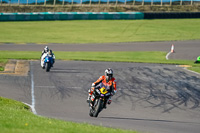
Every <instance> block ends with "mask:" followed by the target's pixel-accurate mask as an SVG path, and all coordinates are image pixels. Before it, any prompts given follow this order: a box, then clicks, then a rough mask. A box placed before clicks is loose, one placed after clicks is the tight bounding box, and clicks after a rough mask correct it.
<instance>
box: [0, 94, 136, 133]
mask: <svg viewBox="0 0 200 133" xmlns="http://www.w3.org/2000/svg"><path fill="white" fill-rule="evenodd" d="M0 107H1V108H0V129H1V131H0V132H1V133H11V132H13V133H95V132H96V133H105V132H109V133H137V132H134V131H130V130H121V129H112V128H106V127H102V126H94V125H90V124H86V123H74V122H66V121H61V120H56V119H51V118H45V117H41V116H36V115H34V114H33V113H31V112H30V109H29V107H28V106H27V105H25V104H23V103H21V102H18V101H15V100H11V99H7V98H3V97H0Z"/></svg>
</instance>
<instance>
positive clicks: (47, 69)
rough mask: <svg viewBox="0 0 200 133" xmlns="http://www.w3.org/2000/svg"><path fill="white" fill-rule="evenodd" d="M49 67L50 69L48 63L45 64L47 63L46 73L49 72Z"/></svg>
mask: <svg viewBox="0 0 200 133" xmlns="http://www.w3.org/2000/svg"><path fill="white" fill-rule="evenodd" d="M50 67H51V66H50V63H49V62H47V63H46V72H49V71H50Z"/></svg>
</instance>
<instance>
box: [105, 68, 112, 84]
mask: <svg viewBox="0 0 200 133" xmlns="http://www.w3.org/2000/svg"><path fill="white" fill-rule="evenodd" d="M105 76H106V80H107V81H109V80H111V79H112V77H113V70H112V69H111V68H108V69H106V70H105Z"/></svg>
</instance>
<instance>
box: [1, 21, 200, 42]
mask: <svg viewBox="0 0 200 133" xmlns="http://www.w3.org/2000/svg"><path fill="white" fill-rule="evenodd" d="M0 24H1V26H0V31H1V32H0V42H2V43H108V42H135V41H171V40H194V39H200V25H199V24H200V19H157V20H156V19H155V20H81V21H79V20H75V21H31V22H30V21H29V22H0Z"/></svg>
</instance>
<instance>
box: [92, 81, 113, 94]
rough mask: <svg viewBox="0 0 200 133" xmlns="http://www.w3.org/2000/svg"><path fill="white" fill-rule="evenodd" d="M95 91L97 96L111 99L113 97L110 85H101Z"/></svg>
mask: <svg viewBox="0 0 200 133" xmlns="http://www.w3.org/2000/svg"><path fill="white" fill-rule="evenodd" d="M95 90H96V91H95V92H96V93H95V94H96V95H98V96H100V97H109V96H110V95H111V90H110V86H109V85H108V84H104V83H100V84H99V85H98V86H97V87H96V89H95Z"/></svg>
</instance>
